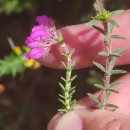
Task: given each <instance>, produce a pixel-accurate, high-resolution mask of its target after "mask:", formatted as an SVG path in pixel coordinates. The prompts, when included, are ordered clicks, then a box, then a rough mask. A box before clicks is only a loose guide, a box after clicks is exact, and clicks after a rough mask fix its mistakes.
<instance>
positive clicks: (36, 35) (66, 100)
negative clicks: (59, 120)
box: [25, 16, 76, 113]
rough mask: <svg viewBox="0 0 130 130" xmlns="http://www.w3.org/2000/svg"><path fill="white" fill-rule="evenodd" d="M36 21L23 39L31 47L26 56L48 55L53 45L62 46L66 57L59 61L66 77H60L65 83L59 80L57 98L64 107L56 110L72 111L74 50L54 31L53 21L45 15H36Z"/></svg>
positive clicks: (36, 57)
mask: <svg viewBox="0 0 130 130" xmlns="http://www.w3.org/2000/svg"><path fill="white" fill-rule="evenodd" d="M36 22H37V23H38V25H36V26H34V27H33V29H32V33H31V35H30V36H29V37H27V39H26V41H25V43H26V44H27V45H28V46H29V47H30V48H31V51H30V52H29V53H27V54H26V58H27V59H30V58H33V59H39V58H44V57H45V56H46V55H48V53H49V51H50V49H51V47H52V46H53V45H58V46H60V47H61V48H62V50H63V51H62V55H63V56H64V57H65V58H66V61H65V62H63V61H62V62H61V63H62V65H63V67H64V68H65V69H66V77H65V78H64V77H61V79H62V81H63V82H64V83H65V84H62V83H60V82H59V85H60V87H61V89H62V94H59V99H58V100H59V101H60V102H61V103H62V104H63V106H64V107H63V108H62V109H59V110H58V111H60V112H65V113H66V112H69V111H72V110H73V107H74V105H75V103H76V101H75V100H72V96H73V94H74V92H75V87H71V85H72V81H73V80H74V79H75V78H76V76H73V77H72V76H71V73H72V70H73V69H74V64H75V63H74V62H73V61H72V55H73V52H74V50H69V49H68V47H67V45H66V43H65V42H64V39H63V37H62V35H61V34H60V33H58V32H57V31H56V27H55V24H54V21H53V20H52V19H51V18H48V17H47V16H38V17H37V18H36Z"/></svg>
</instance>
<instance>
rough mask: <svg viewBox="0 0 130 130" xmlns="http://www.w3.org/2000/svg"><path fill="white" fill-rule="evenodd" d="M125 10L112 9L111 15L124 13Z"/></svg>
mask: <svg viewBox="0 0 130 130" xmlns="http://www.w3.org/2000/svg"><path fill="white" fill-rule="evenodd" d="M123 12H124V10H116V11H112V12H111V15H112V16H113V15H118V14H121V13H123Z"/></svg>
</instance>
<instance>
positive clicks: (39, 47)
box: [25, 15, 63, 59]
mask: <svg viewBox="0 0 130 130" xmlns="http://www.w3.org/2000/svg"><path fill="white" fill-rule="evenodd" d="M36 22H37V23H38V25H36V26H34V27H33V29H32V33H31V35H30V36H29V37H27V39H26V41H25V43H26V45H27V46H29V47H30V48H31V51H30V52H29V53H27V55H26V58H27V59H30V58H33V59H38V58H40V57H44V56H46V55H47V54H48V52H49V50H50V48H51V46H52V45H53V44H57V43H62V41H63V39H62V36H61V34H59V33H57V32H56V27H55V25H54V21H53V20H52V19H51V18H48V17H46V16H44V15H43V16H38V17H37V18H36Z"/></svg>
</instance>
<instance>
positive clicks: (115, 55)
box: [111, 53, 121, 57]
mask: <svg viewBox="0 0 130 130" xmlns="http://www.w3.org/2000/svg"><path fill="white" fill-rule="evenodd" d="M111 56H114V57H121V55H120V54H118V53H111Z"/></svg>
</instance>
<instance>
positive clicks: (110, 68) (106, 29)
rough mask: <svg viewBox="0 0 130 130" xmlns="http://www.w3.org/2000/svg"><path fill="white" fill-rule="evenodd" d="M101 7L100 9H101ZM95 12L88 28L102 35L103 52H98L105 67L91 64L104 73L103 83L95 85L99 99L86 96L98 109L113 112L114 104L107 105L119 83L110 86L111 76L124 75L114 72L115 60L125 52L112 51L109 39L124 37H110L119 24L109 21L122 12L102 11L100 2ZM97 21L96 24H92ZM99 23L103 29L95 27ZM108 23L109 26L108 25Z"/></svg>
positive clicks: (122, 49) (121, 50)
mask: <svg viewBox="0 0 130 130" xmlns="http://www.w3.org/2000/svg"><path fill="white" fill-rule="evenodd" d="M101 6H102V7H101ZM94 7H95V10H96V11H97V15H96V16H95V17H94V18H95V19H94V20H92V21H90V22H89V23H88V26H93V27H94V28H95V29H96V30H97V31H99V32H100V33H102V34H103V35H104V47H105V48H104V51H103V52H99V55H100V56H103V57H105V58H106V60H105V61H106V63H105V66H103V65H101V64H100V63H97V62H93V63H94V65H95V66H97V67H98V68H99V69H100V70H101V71H103V72H104V83H103V84H95V87H97V88H99V89H100V90H101V95H100V97H95V96H94V95H92V94H88V96H89V97H90V98H91V99H93V101H94V102H96V103H97V104H98V108H99V109H102V110H104V109H106V107H111V108H112V109H113V110H115V109H117V108H118V106H116V105H114V104H108V100H109V97H110V95H111V93H112V92H114V93H119V92H118V91H116V90H114V87H115V86H117V85H119V82H115V83H113V84H111V83H110V82H111V76H112V75H113V74H123V73H126V71H124V70H114V67H115V62H116V58H118V57H121V54H120V53H121V52H123V51H125V49H124V48H118V49H116V50H112V46H111V39H112V38H116V39H125V37H124V36H121V35H112V32H113V30H114V28H115V27H119V24H118V23H117V22H116V21H114V20H113V19H111V16H112V15H117V14H120V13H122V12H123V11H122V10H117V11H113V12H109V11H107V10H105V9H104V6H103V3H102V1H101V0H96V2H95V4H94ZM94 21H98V22H94ZM99 22H100V23H101V24H102V25H103V28H100V27H98V26H96V24H97V23H99ZM108 23H109V24H108Z"/></svg>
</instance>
